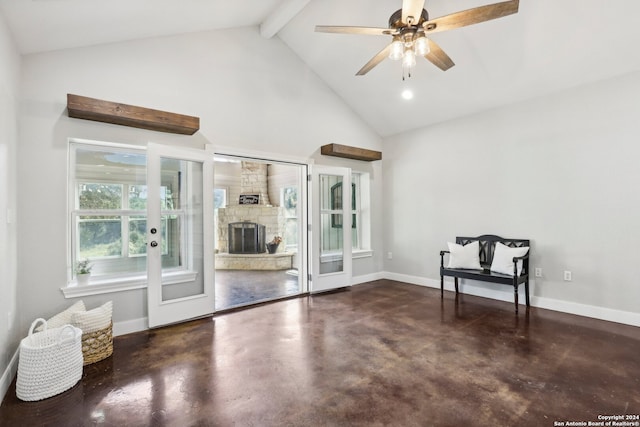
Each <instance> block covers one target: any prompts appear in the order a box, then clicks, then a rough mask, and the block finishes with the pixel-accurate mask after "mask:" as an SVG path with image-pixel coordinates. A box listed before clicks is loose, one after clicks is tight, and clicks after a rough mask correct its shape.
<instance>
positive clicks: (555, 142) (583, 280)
mask: <svg viewBox="0 0 640 427" xmlns="http://www.w3.org/2000/svg"><path fill="white" fill-rule="evenodd" d="M638 99H640V73H634V74H629V75H625V76H621V77H619V78H616V79H612V80H608V81H603V82H599V83H597V84H591V85H588V86H583V87H579V88H576V89H573V90H569V91H566V92H563V93H559V94H556V95H552V96H545V97H542V98H539V99H535V100H531V101H527V102H523V103H520V104H516V105H512V106H509V107H505V108H501V109H497V110H493V111H487V112H485V113H482V114H478V115H474V116H472V117H466V118H462V119H459V120H455V121H450V122H446V123H441V124H438V125H435V126H431V127H429V128H424V129H420V130H417V131H413V132H408V133H404V134H400V135H396V136H394V137H390V138H387V139H385V141H384V150H383V151H384V153H385V159H384V161H383V162H384V163H383V170H384V195H385V199H386V202H385V225H386V226H385V253H386V251H393V255H394V257H393V260H385V270H386V271H389V272H395V273H401V274H405V275H408V276H412V277H414V278H426V279H429V280H438V281H439V263H440V260H439V251H440V250H441V249H446V243H447V241H454V240H453V239H455V237H456V236H462V235H468V236H476V235H481V234H497V235H500V236H503V237H511V238H528V239H531V241H532V249H531V265H530V267H531V269H532V271H533V268H535V267H541V268H542V269H543V277H542V279H536V280H535V285H536V286H535V291H534V295H535V296H536V297H538V301H546V303H547V305H553V304H552V303H550V302H553V301H555V302H557V303H559V304H557V305H558V306H563V304H564V306H567V304H568V305H576V304H577V305H584V307H590V308H589V309H587V310H591V311H593V312H595V311H602V310H605V311H607V310H613V311H621V312H629V313H634V314H635V315H634V316H632V317H633V319H635V321H636V322H637V320H638V319H640V317H639V316H638V314H640V307H639V306H638V301H640V287H639V286H638V272H637V269H636V267H637V266H638V265H640V250H639V249H638V246H637V238H638V236H639V235H640V222H639V221H638V219H639V218H640V193H639V191H638V186H639V185H640V167H639V166H638V165H639V163H638V159H640V144H639V143H638V135H640V120H638V118H639V117H640V103H638ZM565 270H570V271H572V273H573V281H572V282H565V281H563V271H565ZM431 283H432V284H433V282H431ZM601 309H602V310H601ZM587 314H588V313H587ZM594 317H599V316H597V315H596V316H594Z"/></svg>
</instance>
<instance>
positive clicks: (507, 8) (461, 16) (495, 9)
mask: <svg viewBox="0 0 640 427" xmlns="http://www.w3.org/2000/svg"><path fill="white" fill-rule="evenodd" d="M519 4H520V0H511V1H504V2H501V3H494V4H489V5H486V6H480V7H476V8H473V9H468V10H463V11H462V12H456V13H452V14H450V15H446V16H441V17H440V18H435V19H431V20H430V21H426V22H424V23H423V24H422V26H423V27H424V30H425V32H427V33H437V32H440V31H447V30H453V29H455V28H460V27H466V26H467V25H473V24H478V23H480V22H485V21H490V20H492V19H496V18H502V17H503V16H507V15H511V14H514V13H517V12H518V6H519Z"/></svg>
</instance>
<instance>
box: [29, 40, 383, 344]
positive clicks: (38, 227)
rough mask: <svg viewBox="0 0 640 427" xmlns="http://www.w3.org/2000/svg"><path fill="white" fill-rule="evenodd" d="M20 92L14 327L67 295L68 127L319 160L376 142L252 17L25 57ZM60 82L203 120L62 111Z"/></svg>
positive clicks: (120, 304) (135, 311) (107, 136)
mask: <svg viewBox="0 0 640 427" xmlns="http://www.w3.org/2000/svg"><path fill="white" fill-rule="evenodd" d="M22 91H23V106H22V112H21V127H20V132H21V137H20V146H19V153H18V161H19V187H18V189H19V194H20V196H19V200H18V202H19V208H20V211H21V218H20V219H21V221H20V225H19V230H18V232H19V236H20V243H19V271H20V275H21V277H20V284H21V286H20V295H21V296H22V297H23V298H24V301H25V303H24V304H23V305H21V313H22V330H21V333H22V332H25V328H26V327H27V326H28V324H29V323H30V322H31V321H32V320H33V319H34V318H35V317H38V316H45V317H46V316H50V315H52V314H54V313H55V312H57V311H59V310H61V309H63V308H65V307H66V306H68V305H70V304H71V303H72V302H73V300H65V299H64V298H63V295H62V293H61V291H60V287H61V286H64V285H65V283H66V277H67V273H66V271H67V257H66V239H67V217H66V185H67V184H66V179H67V178H66V174H67V138H69V137H77V138H87V139H93V140H104V141H113V142H121V143H133V144H144V143H146V142H147V141H155V142H161V143H171V144H179V145H183V146H193V147H203V146H204V144H207V143H213V144H216V145H220V146H225V147H234V148H238V149H242V150H255V151H260V152H268V153H274V156H276V157H277V155H278V154H281V155H286V156H296V157H299V158H315V159H316V160H317V161H318V162H322V163H332V162H333V159H331V158H326V157H324V156H323V157H320V156H319V155H318V152H319V148H320V146H321V145H324V144H327V143H330V142H337V143H343V144H349V145H355V146H360V147H364V148H370V149H377V150H379V149H380V148H381V145H382V142H381V139H380V138H379V137H378V136H377V135H376V134H374V133H373V132H372V131H371V130H370V129H369V128H368V127H367V126H366V125H365V124H364V123H363V122H362V121H361V120H360V119H359V118H358V117H357V116H356V115H355V114H354V113H353V112H352V111H351V110H350V109H349V108H347V107H346V106H345V105H344V103H343V102H342V101H341V100H340V99H339V97H338V96H336V95H335V94H334V93H333V92H332V91H331V90H329V89H328V88H327V87H326V85H325V84H324V83H323V82H322V81H320V79H319V78H318V77H317V76H316V75H315V74H313V73H312V72H311V71H310V70H309V69H308V68H307V67H306V66H305V65H304V64H303V63H302V62H301V61H300V60H299V59H298V58H297V57H296V56H295V55H294V54H293V53H292V52H291V51H290V50H289V49H288V48H287V47H286V46H284V44H282V42H281V41H279V39H278V38H273V39H269V40H267V39H264V38H262V37H260V36H259V33H258V30H257V29H256V28H242V29H237V30H225V31H218V32H206V33H195V34H189V35H183V36H176V37H166V38H155V39H147V40H141V41H135V42H126V43H118V44H111V45H103V46H96V47H91V48H82V49H72V50H64V51H57V52H50V53H44V54H36V55H30V56H26V57H24V59H23V72H22ZM67 93H74V94H78V95H83V96H89V97H94V98H100V99H105V100H110V101H117V102H123V103H128V104H133V105H140V106H144V107H149V108H156V109H161V110H167V111H173V112H177V113H182V114H190V115H195V116H199V117H200V125H201V130H200V131H199V132H197V133H196V134H195V135H194V136H178V135H172V134H164V133H159V132H151V131H144V130H139V129H133V128H127V127H123V126H115V125H109V124H102V123H97V122H91V121H85V120H78V119H70V118H68V117H67V114H66V111H65V106H66V94H67ZM339 163H342V162H339ZM377 185H378V186H381V182H380V181H379V180H378V181H377ZM376 225H377V226H379V224H376ZM377 242H378V243H377V244H378V245H379V247H381V242H380V240H378V241H377ZM378 252H380V251H378ZM377 263H378V265H375V264H373V263H371V261H370V260H368V261H367V262H365V263H363V271H362V272H361V273H362V274H370V273H373V272H377V271H379V270H380V269H381V268H380V267H381V264H382V261H381V260H378V261H377ZM34 265H37V268H34ZM83 300H84V301H85V303H86V304H87V306H89V307H94V306H97V305H98V304H100V303H102V302H103V301H107V300H113V301H114V322H126V321H132V320H133V321H134V320H135V319H139V318H143V317H145V316H146V292H144V291H129V292H125V293H120V294H107V295H100V296H93V297H85V298H83Z"/></svg>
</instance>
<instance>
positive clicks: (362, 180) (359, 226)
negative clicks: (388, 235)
mask: <svg viewBox="0 0 640 427" xmlns="http://www.w3.org/2000/svg"><path fill="white" fill-rule="evenodd" d="M370 177H371V175H370V174H369V172H361V171H351V182H352V183H354V184H355V187H356V193H355V194H356V196H355V199H356V208H355V209H354V210H353V214H355V216H356V228H355V230H353V232H354V233H356V235H357V239H356V242H357V243H358V244H357V247H355V246H354V247H353V249H352V250H351V254H352V257H353V258H365V257H370V256H373V250H372V249H371V185H370V180H371V179H370Z"/></svg>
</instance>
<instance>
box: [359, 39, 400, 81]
mask: <svg viewBox="0 0 640 427" xmlns="http://www.w3.org/2000/svg"><path fill="white" fill-rule="evenodd" d="M390 51H391V43H389V44H388V45H387V46H386V47H385V48H384V49H382V50H381V51H380V52H378V53H377V54H376V56H374V57H373V58H371V59H370V60H369V62H367V63H366V64H364V67H362V68H360V71H358V72H357V73H356V76H364V75H365V74H367V73H368V72H369V71H371V69H372V68H373V67H375V66H376V65H378V64H379V63H381V62H382V61H383V60H384V59H385V58H387V57H388V56H389V52H390Z"/></svg>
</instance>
